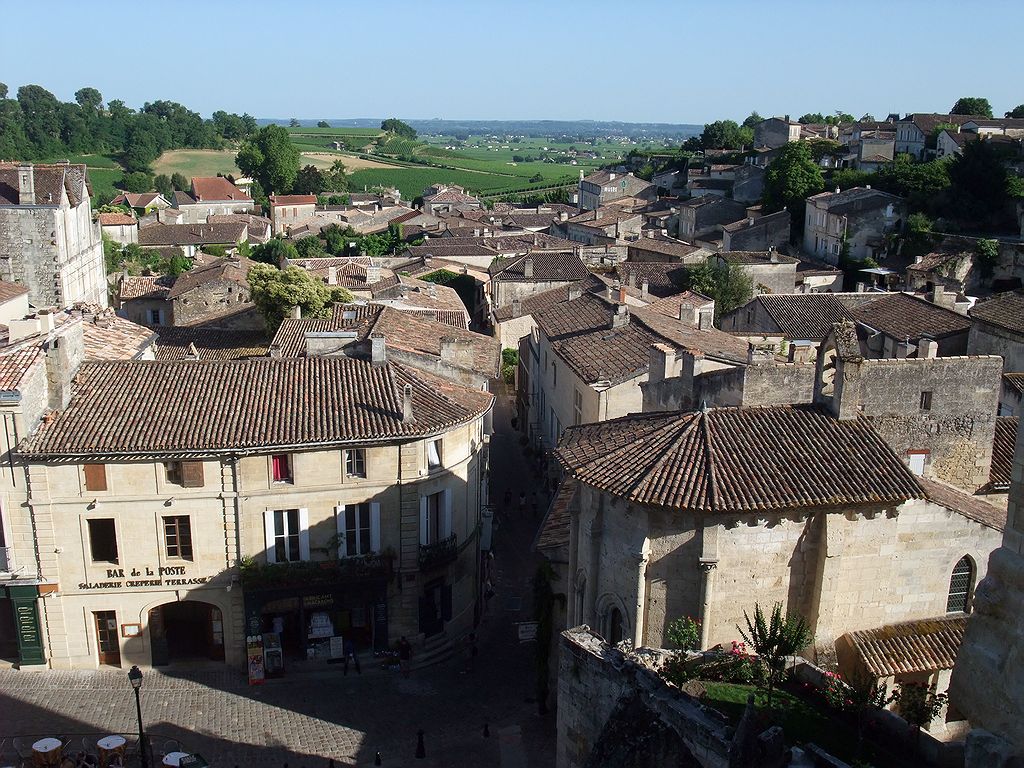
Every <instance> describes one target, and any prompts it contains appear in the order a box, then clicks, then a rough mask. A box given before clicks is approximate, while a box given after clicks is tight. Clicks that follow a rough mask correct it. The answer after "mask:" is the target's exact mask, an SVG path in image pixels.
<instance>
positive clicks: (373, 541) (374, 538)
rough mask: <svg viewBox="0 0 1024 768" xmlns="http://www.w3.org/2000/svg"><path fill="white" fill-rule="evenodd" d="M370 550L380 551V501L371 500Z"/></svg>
mask: <svg viewBox="0 0 1024 768" xmlns="http://www.w3.org/2000/svg"><path fill="white" fill-rule="evenodd" d="M370 551H371V552H380V503H379V502H376V501H371V502H370Z"/></svg>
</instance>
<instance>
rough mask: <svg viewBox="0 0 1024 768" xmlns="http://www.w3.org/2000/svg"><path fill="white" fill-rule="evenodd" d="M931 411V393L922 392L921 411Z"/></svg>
mask: <svg viewBox="0 0 1024 768" xmlns="http://www.w3.org/2000/svg"><path fill="white" fill-rule="evenodd" d="M931 409H932V393H931V392H922V393H921V410H922V411H930V410H931Z"/></svg>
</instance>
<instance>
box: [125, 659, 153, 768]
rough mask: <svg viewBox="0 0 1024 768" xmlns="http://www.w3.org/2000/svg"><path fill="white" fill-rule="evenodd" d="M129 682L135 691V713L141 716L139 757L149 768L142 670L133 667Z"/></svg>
mask: <svg viewBox="0 0 1024 768" xmlns="http://www.w3.org/2000/svg"><path fill="white" fill-rule="evenodd" d="M128 682H129V683H131V684H132V689H133V690H134V691H135V712H136V713H137V714H138V716H139V755H140V759H141V760H142V768H149V752H148V750H147V749H146V734H145V732H144V731H143V730H142V702H141V701H140V700H139V690H141V688H142V670H141V669H139V668H138V667H137V666H133V667H132V668H131V669H130V670H129V671H128Z"/></svg>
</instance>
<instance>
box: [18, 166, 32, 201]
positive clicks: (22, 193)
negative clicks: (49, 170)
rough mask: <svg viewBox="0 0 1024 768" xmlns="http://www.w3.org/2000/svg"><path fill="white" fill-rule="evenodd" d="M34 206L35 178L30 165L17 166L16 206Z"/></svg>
mask: <svg viewBox="0 0 1024 768" xmlns="http://www.w3.org/2000/svg"><path fill="white" fill-rule="evenodd" d="M35 204H36V177H35V171H34V170H33V169H32V164H31V163H25V164H24V165H19V166H18V205H35Z"/></svg>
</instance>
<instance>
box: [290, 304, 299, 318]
mask: <svg viewBox="0 0 1024 768" xmlns="http://www.w3.org/2000/svg"><path fill="white" fill-rule="evenodd" d="M288 316H289V317H290V318H291V319H292V320H301V319H302V307H300V306H299V305H298V304H296V305H295V306H294V307H292V308H291V310H290V311H289V313H288Z"/></svg>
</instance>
